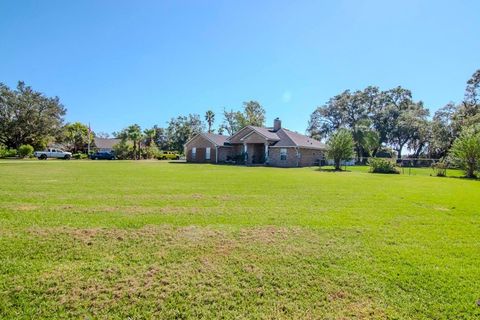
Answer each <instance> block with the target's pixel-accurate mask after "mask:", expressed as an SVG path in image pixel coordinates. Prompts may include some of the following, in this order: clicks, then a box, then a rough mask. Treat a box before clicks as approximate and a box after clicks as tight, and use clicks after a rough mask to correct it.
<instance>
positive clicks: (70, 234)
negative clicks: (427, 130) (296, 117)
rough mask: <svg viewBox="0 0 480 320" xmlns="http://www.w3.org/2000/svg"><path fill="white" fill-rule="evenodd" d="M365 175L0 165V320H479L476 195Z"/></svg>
mask: <svg viewBox="0 0 480 320" xmlns="http://www.w3.org/2000/svg"><path fill="white" fill-rule="evenodd" d="M365 171H366V170H365V168H353V169H351V171H350V172H321V171H318V170H317V169H316V168H301V169H278V168H263V167H251V168H248V167H233V166H213V165H193V164H173V163H165V162H158V161H155V162H146V161H145V162H144V161H140V162H127V161H125V162H121V161H104V162H101V161H98V162H97V161H50V160H49V161H2V162H0V179H1V180H0V316H1V318H5V319H11V318H28V319H30V318H50V319H53V318H67V317H70V318H72V317H73V318H105V319H107V318H108V319H112V318H118V319H125V318H128V317H130V318H132V319H140V318H177V319H187V318H192V319H198V318H204V319H212V318H227V319H233V318H235V319H242V318H244V319H255V318H258V319H282V318H283V319H291V318H302V319H314V318H330V319H344V318H364V319H375V318H379V319H384V318H395V319H409V318H415V319H422V318H425V319H426V318H428V319H475V318H479V317H480V307H478V306H477V300H479V299H480V202H479V200H480V181H473V180H466V179H460V178H437V177H431V176H429V175H430V173H431V171H430V170H429V169H416V170H414V172H413V174H412V175H374V174H369V173H366V172H365ZM450 174H453V175H457V176H458V175H459V173H458V172H450Z"/></svg>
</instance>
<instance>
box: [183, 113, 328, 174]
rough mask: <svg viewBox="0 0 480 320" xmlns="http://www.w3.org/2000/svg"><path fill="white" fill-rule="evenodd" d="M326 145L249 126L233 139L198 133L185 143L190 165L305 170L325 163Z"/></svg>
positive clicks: (285, 131) (278, 128)
mask: <svg viewBox="0 0 480 320" xmlns="http://www.w3.org/2000/svg"><path fill="white" fill-rule="evenodd" d="M325 150H326V146H325V144H323V143H321V142H320V141H318V140H315V139H312V138H310V137H308V136H305V135H303V134H300V133H297V132H293V131H290V130H288V129H284V128H282V122H281V121H280V119H278V118H277V119H275V120H274V124H273V127H272V128H264V127H255V126H246V127H244V128H242V129H241V130H239V131H237V132H236V133H234V134H233V135H232V136H223V135H218V134H213V133H199V134H197V135H195V136H194V137H193V138H192V139H190V140H189V141H187V143H186V144H185V155H186V159H187V162H202V163H226V162H231V163H237V164H239V163H241V164H246V165H268V166H274V167H304V166H313V165H318V164H319V163H320V161H322V160H324V154H325Z"/></svg>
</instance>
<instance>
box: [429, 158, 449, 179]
mask: <svg viewBox="0 0 480 320" xmlns="http://www.w3.org/2000/svg"><path fill="white" fill-rule="evenodd" d="M447 168H448V165H447V164H446V163H445V162H437V163H433V164H432V169H433V172H434V173H435V175H436V176H437V177H446V176H447Z"/></svg>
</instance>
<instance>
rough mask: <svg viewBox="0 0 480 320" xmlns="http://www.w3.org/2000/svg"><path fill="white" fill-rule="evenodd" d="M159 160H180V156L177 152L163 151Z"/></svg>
mask: <svg viewBox="0 0 480 320" xmlns="http://www.w3.org/2000/svg"><path fill="white" fill-rule="evenodd" d="M157 159H158V160H179V159H180V154H178V153H177V152H175V151H162V152H161V153H160V155H159V156H158V157H157Z"/></svg>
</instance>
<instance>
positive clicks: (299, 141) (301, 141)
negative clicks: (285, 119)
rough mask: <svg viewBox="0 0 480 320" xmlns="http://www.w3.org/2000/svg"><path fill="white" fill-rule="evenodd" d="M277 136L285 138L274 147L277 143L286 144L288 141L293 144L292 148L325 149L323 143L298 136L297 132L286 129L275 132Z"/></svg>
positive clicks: (304, 136)
mask: <svg viewBox="0 0 480 320" xmlns="http://www.w3.org/2000/svg"><path fill="white" fill-rule="evenodd" d="M277 134H278V135H279V136H282V135H285V136H286V138H285V139H282V140H280V141H279V142H277V143H276V144H275V145H276V146H277V145H278V144H279V143H282V142H283V143H288V142H289V141H291V142H293V143H294V146H297V147H303V148H315V149H326V146H325V144H324V143H321V142H320V141H318V140H315V139H312V138H310V137H308V136H306V135H303V134H300V133H298V132H293V131H290V130H287V129H283V128H282V129H280V130H278V131H277Z"/></svg>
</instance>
